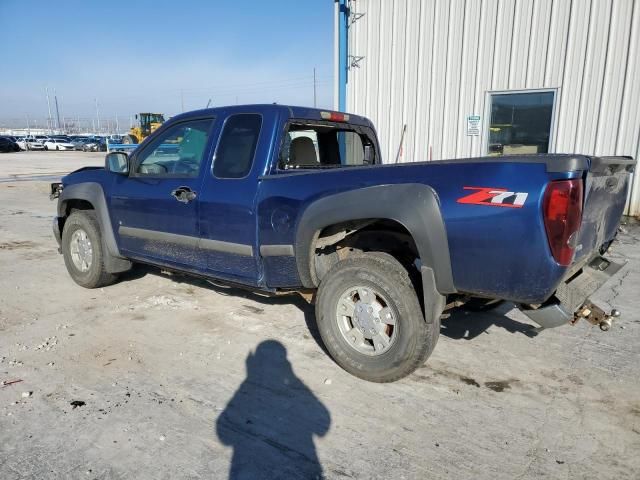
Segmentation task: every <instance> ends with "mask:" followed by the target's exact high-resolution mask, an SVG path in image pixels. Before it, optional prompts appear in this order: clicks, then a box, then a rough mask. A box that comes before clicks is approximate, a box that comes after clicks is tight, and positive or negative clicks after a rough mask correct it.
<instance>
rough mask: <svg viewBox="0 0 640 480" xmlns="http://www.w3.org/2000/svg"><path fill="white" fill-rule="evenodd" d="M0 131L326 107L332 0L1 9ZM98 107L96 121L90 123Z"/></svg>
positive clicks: (68, 2) (17, 1)
mask: <svg viewBox="0 0 640 480" xmlns="http://www.w3.org/2000/svg"><path fill="white" fill-rule="evenodd" d="M0 52H1V53H2V66H1V67H0V127H1V126H13V127H18V126H26V123H27V118H28V119H29V121H30V122H31V126H32V127H33V126H34V125H33V123H34V122H40V123H39V124H38V126H42V122H46V119H47V116H48V109H47V100H46V95H45V87H46V88H48V90H49V93H50V97H51V105H52V114H53V115H54V116H55V110H54V104H53V94H54V91H55V95H57V97H58V102H59V107H60V108H61V116H64V117H65V118H67V119H68V118H73V119H78V117H79V118H80V121H81V123H87V122H91V120H93V119H96V118H97V115H99V116H100V117H101V118H102V121H103V123H104V122H105V119H107V118H111V119H112V121H113V120H114V119H115V117H116V115H117V116H118V118H119V121H120V123H121V124H122V123H126V125H125V126H126V127H128V124H129V121H130V118H131V116H132V115H134V114H135V113H138V112H147V111H150V112H158V113H165V114H166V115H169V116H170V115H175V114H177V113H180V112H181V111H182V110H183V104H184V111H188V110H194V109H198V108H203V107H205V106H206V105H207V103H208V102H209V99H211V105H212V106H219V105H228V104H236V103H240V104H243V103H271V102H278V103H288V104H295V105H313V69H314V67H315V68H316V78H317V105H318V106H319V107H325V108H328V107H331V104H332V102H333V100H332V99H333V0H234V1H223V0H155V1H153V0H129V1H122V0H109V1H104V0H102V1H88V0H64V1H62V0H60V1H52V0H31V1H25V0H0ZM96 99H97V103H98V113H96Z"/></svg>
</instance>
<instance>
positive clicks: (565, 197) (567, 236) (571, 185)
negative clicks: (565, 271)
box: [542, 179, 582, 266]
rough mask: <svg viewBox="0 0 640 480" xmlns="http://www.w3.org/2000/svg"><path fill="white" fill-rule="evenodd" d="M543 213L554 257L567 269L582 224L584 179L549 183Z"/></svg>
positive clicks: (571, 259)
mask: <svg viewBox="0 0 640 480" xmlns="http://www.w3.org/2000/svg"><path fill="white" fill-rule="evenodd" d="M542 211H543V215H544V227H545V229H546V230H547V238H548V240H549V246H550V247H551V253H553V258H555V259H556V262H558V263H559V264H560V265H563V266H568V265H570V264H571V262H572V261H573V254H574V253H575V248H576V241H577V238H576V236H577V234H578V230H579V229H580V223H581V222H582V180H581V179H576V180H560V181H557V182H551V183H549V185H547V190H546V191H545V192H544V201H543V206H542Z"/></svg>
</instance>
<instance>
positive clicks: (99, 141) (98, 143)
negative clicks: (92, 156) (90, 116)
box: [82, 138, 107, 152]
mask: <svg viewBox="0 0 640 480" xmlns="http://www.w3.org/2000/svg"><path fill="white" fill-rule="evenodd" d="M82 151H83V152H106V151H107V140H106V139H105V138H93V139H91V140H90V141H89V142H87V143H86V144H85V145H84V147H83V149H82Z"/></svg>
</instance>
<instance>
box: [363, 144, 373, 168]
mask: <svg viewBox="0 0 640 480" xmlns="http://www.w3.org/2000/svg"><path fill="white" fill-rule="evenodd" d="M373 160H374V153H373V145H365V146H364V160H363V162H364V164H365V165H371V164H372V163H373Z"/></svg>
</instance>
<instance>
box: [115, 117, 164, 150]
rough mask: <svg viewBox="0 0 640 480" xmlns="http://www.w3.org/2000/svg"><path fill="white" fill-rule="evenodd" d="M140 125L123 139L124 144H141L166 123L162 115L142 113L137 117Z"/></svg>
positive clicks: (132, 128) (133, 128)
mask: <svg viewBox="0 0 640 480" xmlns="http://www.w3.org/2000/svg"><path fill="white" fill-rule="evenodd" d="M136 120H138V123H139V125H137V126H135V127H131V129H130V130H129V133H128V134H127V135H125V136H124V137H123V138H122V143H127V144H130V143H140V142H142V140H144V139H145V138H147V137H148V136H149V135H151V133H153V132H154V131H155V130H156V129H158V127H160V125H162V123H163V122H164V115H163V114H162V113H140V114H139V115H136Z"/></svg>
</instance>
